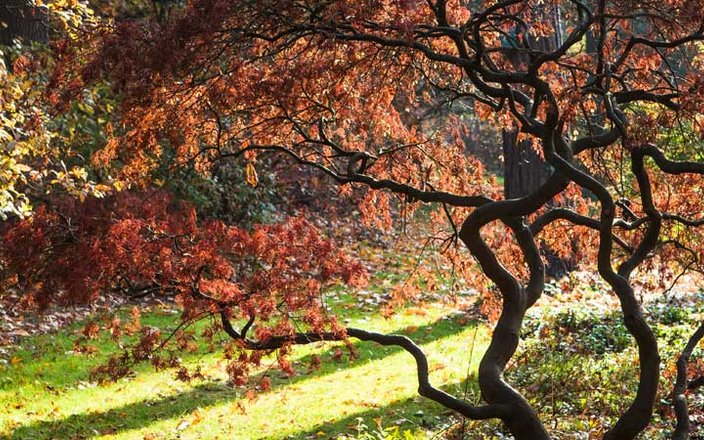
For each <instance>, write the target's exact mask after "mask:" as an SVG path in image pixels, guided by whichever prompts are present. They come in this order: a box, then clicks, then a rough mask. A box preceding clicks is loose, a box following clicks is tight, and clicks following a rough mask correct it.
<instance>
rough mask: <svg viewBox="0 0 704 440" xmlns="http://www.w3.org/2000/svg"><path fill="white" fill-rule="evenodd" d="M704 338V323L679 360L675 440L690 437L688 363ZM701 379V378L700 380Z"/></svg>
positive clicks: (675, 393)
mask: <svg viewBox="0 0 704 440" xmlns="http://www.w3.org/2000/svg"><path fill="white" fill-rule="evenodd" d="M702 338H704V323H702V324H700V325H699V327H698V328H697V330H696V331H695V332H694V333H693V334H692V336H691V337H690V338H689V341H687V345H686V346H685V348H684V351H682V354H680V356H679V358H677V379H676V380H675V385H674V387H673V389H672V401H673V402H672V406H674V408H675V415H676V417H677V426H676V427H675V432H674V433H673V434H672V439H673V440H686V439H687V438H688V437H689V427H690V426H689V425H690V423H689V410H688V408H687V397H686V396H685V392H686V391H687V388H689V386H688V385H689V384H688V383H687V363H688V362H689V358H690V356H692V352H693V351H694V349H695V348H696V346H697V345H698V344H699V341H701V340H702ZM700 379H701V378H700Z"/></svg>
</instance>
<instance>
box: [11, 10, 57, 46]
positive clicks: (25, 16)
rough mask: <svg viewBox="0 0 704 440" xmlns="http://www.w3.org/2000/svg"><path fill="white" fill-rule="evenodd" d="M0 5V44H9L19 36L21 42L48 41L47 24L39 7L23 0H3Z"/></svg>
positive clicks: (44, 15)
mask: <svg viewBox="0 0 704 440" xmlns="http://www.w3.org/2000/svg"><path fill="white" fill-rule="evenodd" d="M3 3H4V4H3V5H0V44H2V45H5V46H9V45H11V44H12V42H13V40H15V39H17V38H19V39H21V40H23V42H33V41H36V42H39V43H48V42H49V26H48V25H47V23H46V14H45V13H44V12H43V11H42V9H41V8H37V7H35V6H31V5H29V4H28V3H27V2H26V1H25V0H5V1H4V2H3Z"/></svg>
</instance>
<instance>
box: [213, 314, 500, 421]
mask: <svg viewBox="0 0 704 440" xmlns="http://www.w3.org/2000/svg"><path fill="white" fill-rule="evenodd" d="M220 317H221V319H222V325H223V328H224V329H225V332H226V333H227V334H228V335H229V336H230V337H231V338H233V339H235V340H237V341H238V342H240V343H241V344H242V346H243V347H244V348H246V349H249V350H264V351H269V350H276V349H278V348H281V347H283V346H285V345H289V344H295V345H304V344H311V343H314V342H320V341H344V340H346V339H347V338H348V337H353V338H356V339H359V340H360V341H372V342H376V343H377V344H380V345H384V346H390V345H393V346H398V347H401V348H403V349H404V350H406V351H407V352H408V353H409V354H410V355H411V356H413V358H414V359H415V361H416V367H417V374H418V393H419V394H420V395H421V396H423V397H427V398H428V399H430V400H433V401H435V402H437V403H439V404H441V405H443V406H445V407H447V408H450V409H452V410H455V411H457V412H458V413H460V414H462V415H463V416H465V417H467V418H470V419H474V420H485V419H496V418H503V417H507V415H508V414H509V410H510V409H509V408H508V407H507V406H506V405H496V404H493V405H484V406H474V405H472V404H470V403H468V402H466V401H464V400H460V399H458V398H456V397H454V396H452V395H450V394H448V393H446V392H444V391H442V390H440V389H438V388H435V387H434V386H433V385H432V384H431V383H430V380H429V375H430V369H429V366H428V359H427V357H426V356H425V354H424V353H423V350H421V348H420V347H419V346H418V345H416V344H415V343H414V342H413V341H412V340H411V339H409V338H408V337H406V336H403V335H393V334H390V335H388V334H382V333H376V332H370V331H367V330H362V329H357V328H347V329H345V330H343V331H341V332H324V333H315V332H309V333H295V334H293V335H291V336H274V337H271V338H268V339H265V340H262V341H254V340H252V339H248V338H246V337H243V336H242V334H241V333H240V332H238V331H237V330H235V328H234V327H233V326H232V323H231V322H230V320H229V318H228V317H227V314H226V313H225V312H224V311H222V312H221V313H220Z"/></svg>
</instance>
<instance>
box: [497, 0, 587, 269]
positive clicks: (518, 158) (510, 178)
mask: <svg viewBox="0 0 704 440" xmlns="http://www.w3.org/2000/svg"><path fill="white" fill-rule="evenodd" d="M545 19H546V20H549V21H550V22H552V23H553V26H554V29H555V32H554V34H553V36H551V37H544V38H537V39H535V40H533V41H529V42H528V45H529V46H530V47H531V48H533V49H539V50H543V51H551V50H554V49H555V48H556V47H559V46H560V45H561V44H562V41H561V40H562V19H561V17H560V10H559V7H557V6H555V7H554V8H553V9H552V10H551V11H550V13H549V15H548V16H546V17H545ZM506 44H508V45H512V46H513V47H520V46H522V45H525V43H523V44H521V43H519V42H518V41H517V40H511V39H507V40H506ZM528 61H529V60H528V59H527V58H526V57H525V55H522V54H519V53H518V52H517V53H516V55H515V56H514V59H513V63H514V65H515V66H516V67H517V68H519V66H520V65H521V64H523V63H526V62H528ZM502 146H503V157H504V169H503V174H504V197H505V198H506V199H515V198H519V197H523V196H525V195H528V194H530V193H532V192H535V191H536V190H537V189H538V188H540V186H541V185H542V184H543V183H545V180H546V179H547V177H548V176H549V175H550V169H549V167H548V166H547V165H546V164H545V161H544V160H543V159H542V158H541V157H540V155H539V154H538V152H537V151H536V150H535V147H534V146H533V145H532V143H531V141H529V140H523V141H518V131H517V130H514V131H509V130H503V132H502ZM542 249H543V251H544V252H545V254H546V257H547V265H546V267H545V270H546V272H547V274H548V275H549V276H553V277H554V276H558V275H560V274H562V273H565V272H569V271H571V270H573V268H574V262H572V261H570V260H562V259H560V258H558V257H557V256H555V255H554V254H553V253H552V252H551V251H550V250H549V249H548V248H547V246H542Z"/></svg>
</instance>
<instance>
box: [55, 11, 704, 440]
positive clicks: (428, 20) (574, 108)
mask: <svg viewBox="0 0 704 440" xmlns="http://www.w3.org/2000/svg"><path fill="white" fill-rule="evenodd" d="M92 36H93V37H94V38H92V39H90V40H89V41H87V42H86V44H85V45H84V46H82V47H81V48H79V49H76V48H75V47H73V48H71V47H68V46H64V47H62V49H63V53H62V54H61V55H62V56H63V59H64V62H63V63H62V64H61V66H60V68H59V69H57V71H56V72H55V77H54V81H55V84H56V85H57V87H56V88H55V89H53V90H52V93H54V94H55V95H56V96H55V98H56V99H58V100H61V99H70V97H71V96H73V95H74V94H75V92H76V91H79V90H80V89H81V88H82V87H83V86H84V84H86V83H91V82H93V81H96V80H99V79H104V78H107V79H108V80H109V81H110V82H111V84H113V86H114V87H115V89H116V91H117V92H119V93H120V94H121V97H122V100H121V108H120V115H121V120H120V122H121V126H120V127H119V128H116V129H115V131H114V133H113V136H112V138H111V139H110V140H109V141H108V143H107V145H105V147H104V148H103V149H101V150H100V151H99V152H98V153H97V154H96V155H95V156H94V157H93V161H94V163H95V164H96V165H97V166H106V167H107V166H111V165H114V164H115V163H117V164H119V165H120V172H121V175H122V176H123V178H129V179H132V180H143V179H144V178H145V176H148V175H149V173H150V171H151V170H153V169H154V167H156V166H157V164H158V162H159V158H160V157H161V155H162V154H163V153H164V152H165V151H167V150H168V151H175V152H176V157H177V158H178V159H180V160H182V161H184V162H189V163H193V164H195V166H196V167H197V168H198V169H200V170H207V169H208V167H209V166H210V164H212V162H213V161H216V160H224V159H226V158H228V157H245V158H246V159H248V160H249V165H248V172H249V173H250V174H251V173H253V172H254V169H255V167H256V166H257V157H260V156H261V155H271V154H282V155H286V156H288V157H290V158H292V159H293V160H294V161H296V162H298V163H299V164H301V165H305V166H309V167H313V168H315V169H317V170H319V171H320V172H321V173H323V174H325V175H327V176H329V178H330V179H329V182H330V184H331V185H333V184H335V185H340V187H341V190H342V191H343V192H344V191H346V188H348V187H349V186H354V187H364V188H367V189H368V190H369V192H368V196H367V197H366V198H365V203H364V204H363V206H362V209H363V211H364V213H365V215H366V216H367V217H368V218H369V219H372V220H373V219H375V218H376V219H379V218H380V219H384V218H386V215H387V214H388V211H389V209H391V207H392V206H393V204H394V203H395V202H394V200H402V201H403V203H406V204H407V205H408V206H411V207H413V206H417V205H418V203H434V204H436V206H439V207H440V208H441V209H439V210H438V212H439V214H440V215H442V216H444V217H446V218H447V221H448V224H449V225H450V226H451V229H453V230H454V231H455V237H456V238H458V239H459V240H461V242H462V243H463V244H464V245H465V246H466V248H467V249H468V251H469V253H471V255H472V257H473V258H474V259H476V261H477V262H478V263H479V265H480V267H481V269H482V271H483V272H484V274H485V275H486V276H487V277H488V278H489V279H490V280H491V281H492V282H493V284H494V285H495V286H496V288H497V289H498V291H499V292H500V297H501V304H500V315H499V317H498V320H497V321H496V326H495V328H494V331H493V337H492V341H491V344H490V345H489V347H488V349H487V351H486V353H485V354H484V357H483V360H482V362H481V365H480V368H479V378H478V380H479V386H480V388H481V392H482V397H483V400H484V402H485V404H483V405H480V406H475V405H472V404H470V403H469V402H466V401H464V400H463V399H461V398H459V397H455V396H452V395H449V394H447V393H445V392H443V391H441V390H439V389H437V388H435V387H433V386H432V385H431V384H430V383H429V381H428V363H427V360H426V358H425V356H424V355H423V353H422V351H421V350H420V349H419V348H418V347H417V346H416V345H415V344H414V343H413V342H412V341H410V340H409V339H408V338H406V337H403V336H394V335H381V334H376V333H373V332H370V331H367V330H364V329H351V328H348V329H343V328H333V329H332V330H324V329H323V328H322V327H321V326H318V325H313V326H312V328H311V329H310V331H307V332H298V331H295V330H293V329H287V331H285V332H281V333H278V334H260V335H255V336H254V337H251V336H249V335H248V334H247V330H248V329H249V328H250V327H251V326H252V324H253V323H255V322H257V321H258V320H260V319H268V318H269V315H268V313H271V310H269V309H266V310H262V308H261V307H259V308H256V307H252V308H250V309H248V311H247V313H244V314H235V315H231V314H230V312H225V313H224V314H223V316H222V326H223V328H224V330H225V331H226V332H227V333H228V334H229V335H230V336H231V337H232V338H233V339H234V340H236V341H239V343H240V344H241V346H242V347H244V348H247V349H251V350H254V351H257V350H271V349H275V348H279V347H282V346H284V345H286V344H293V343H308V342H311V341H317V340H331V339H332V340H334V339H341V338H345V337H355V338H359V339H362V340H370V341H376V342H378V343H381V344H394V345H399V346H401V347H403V348H404V349H406V350H407V351H408V352H410V353H411V354H412V355H413V357H414V358H415V361H416V363H417V365H418V380H419V393H420V394H421V395H423V396H425V397H427V398H429V399H432V400H434V401H436V402H439V403H440V404H442V405H445V406H446V407H448V408H451V409H453V410H455V411H457V412H458V413H460V414H461V415H463V416H465V417H468V418H472V419H493V418H495V419H501V420H502V421H503V422H504V423H505V425H506V427H507V428H508V429H509V430H510V431H511V433H512V434H513V435H514V436H515V438H517V439H543V438H549V437H550V435H549V433H548V430H547V428H546V427H545V426H544V425H543V424H542V423H541V421H540V419H539V417H538V416H537V414H536V412H535V411H534V410H533V408H531V406H530V404H529V403H528V401H527V400H526V399H525V398H524V397H523V396H522V395H521V394H520V393H519V392H518V391H517V390H515V389H514V388H512V387H511V386H510V385H509V384H508V383H506V382H505V381H504V380H503V378H502V373H503V371H504V368H505V367H506V365H507V363H508V362H509V361H510V360H511V357H512V355H513V354H514V352H515V351H516V348H517V346H518V342H519V333H520V330H521V324H522V321H523V318H524V316H525V313H526V311H527V310H528V309H529V308H530V307H531V306H532V305H533V304H535V302H536V301H537V300H538V298H539V297H540V296H541V293H542V292H543V288H544V284H545V275H544V269H545V264H544V262H543V259H542V257H541V252H540V245H539V240H543V241H545V242H548V243H553V244H554V245H555V252H557V253H558V254H559V253H560V252H565V250H564V247H563V246H562V245H564V243H565V240H564V238H563V237H564V232H563V231H564V229H558V228H555V226H556V225H564V224H565V223H568V224H572V225H574V228H572V229H571V232H570V233H569V234H571V237H572V239H573V240H577V241H578V242H580V246H579V249H580V252H581V253H582V254H583V255H581V257H583V258H585V259H589V258H590V259H591V260H592V261H593V262H595V263H596V267H597V268H598V272H599V275H600V276H601V277H602V278H603V279H604V280H605V281H606V282H607V283H608V284H609V286H610V287H611V289H612V291H613V293H614V294H615V295H616V296H617V297H618V299H619V301H620V304H621V311H622V314H623V320H624V323H625V326H626V327H627V329H628V331H629V332H630V333H631V334H632V336H633V338H634V340H635V342H636V344H637V347H638V355H639V360H640V364H639V366H640V375H639V382H638V389H637V392H636V395H635V398H634V399H633V401H632V403H631V405H630V406H629V407H628V408H625V409H624V411H623V413H622V414H621V416H620V417H619V418H618V420H617V421H616V422H615V423H614V424H613V426H611V427H610V428H609V429H608V431H607V432H606V433H605V434H604V438H606V439H631V438H635V437H636V436H637V435H638V434H639V433H640V432H641V431H643V430H644V429H645V428H646V427H647V426H648V424H649V422H650V420H651V416H652V412H653V407H654V404H655V400H656V394H657V388H658V381H659V376H660V356H659V354H658V341H657V338H656V337H655V335H654V333H653V331H652V329H651V327H650V326H649V324H648V322H647V320H646V319H645V317H644V315H643V311H642V309H641V304H640V302H639V300H638V292H637V291H636V289H635V288H634V285H633V283H632V278H633V277H634V274H636V272H637V269H638V268H639V267H643V266H644V265H645V266H646V267H654V265H655V264H659V265H660V267H662V268H663V269H667V270H681V269H690V270H692V269H697V268H698V265H699V263H700V260H701V257H702V252H704V250H703V249H702V247H701V243H702V241H703V240H702V236H701V229H700V228H699V226H700V225H702V224H704V219H701V218H699V217H698V215H700V212H701V210H702V209H701V203H700V201H701V198H702V194H701V191H702V190H701V188H702V177H701V176H702V174H703V173H704V161H702V152H703V150H702V142H701V136H702V134H704V124H702V119H701V118H702V117H701V110H702V109H701V107H702V102H704V101H703V98H704V70H703V67H704V64H703V63H704V58H702V55H703V54H702V41H703V40H704V10H703V8H702V7H701V2H699V1H697V0H665V1H657V2H656V1H638V2H635V1H629V0H586V1H582V0H552V1H544V0H503V1H481V0H476V1H455V0H453V1H448V0H427V1H421V0H398V1H391V0H384V1H381V0H356V1H349V0H313V1H296V0H275V1H274V0H192V1H190V2H189V3H188V4H187V6H185V8H184V9H183V10H181V11H175V12H173V13H172V15H171V16H170V18H169V19H168V20H160V21H149V20H144V21H124V22H118V23H116V24H114V25H111V26H106V27H103V28H100V29H97V30H96V31H95V32H94V34H93V35H92ZM545 38H550V39H551V41H554V42H555V44H539V43H540V41H541V39H545ZM77 65H80V66H82V67H81V68H80V69H78V70H77V69H76V66H77ZM429 90H432V91H433V93H434V95H433V99H425V98H427V97H421V96H417V95H418V94H419V93H420V94H423V93H429ZM401 97H402V98H403V99H400V98H401ZM429 101H432V102H435V103H438V102H446V103H448V105H450V103H466V104H467V105H470V106H472V108H473V109H474V111H475V112H476V113H477V114H478V115H479V116H480V117H482V118H483V119H484V120H485V121H487V122H489V123H493V124H496V125H497V126H499V127H502V128H504V129H506V130H507V131H509V132H513V131H515V130H517V131H518V135H517V136H518V138H519V140H521V142H520V144H522V145H524V144H525V143H526V142H529V143H530V144H531V145H532V148H534V149H535V151H536V152H537V153H538V155H540V156H541V157H542V158H543V160H544V161H545V162H546V163H547V164H548V165H549V168H550V174H549V176H548V177H547V178H546V179H545V181H544V183H543V184H542V185H541V186H540V187H539V188H538V189H536V190H532V191H531V192H529V193H528V194H526V195H523V196H521V197H520V198H513V199H510V198H509V199H506V198H504V197H502V195H501V192H500V191H499V190H497V186H496V185H495V183H494V182H493V181H492V179H491V178H490V177H489V176H487V175H486V174H485V173H484V170H483V167H482V166H481V164H480V163H479V162H478V161H477V160H475V159H472V158H471V157H468V156H467V155H466V154H465V148H464V144H463V143H462V142H461V134H462V130H463V126H462V121H461V119H460V118H452V117H450V118H448V119H447V120H446V121H445V123H444V124H442V125H441V126H437V127H433V129H432V130H430V129H428V128H427V127H425V128H422V127H418V126H416V125H414V124H408V123H407V121H408V118H405V117H404V114H405V112H410V111H414V108H413V106H414V105H421V104H419V103H424V102H425V103H427V102H429ZM399 102H405V103H409V106H408V107H406V108H404V107H403V106H401V105H399ZM673 140H674V141H673ZM524 141H525V142H524ZM500 149H501V146H497V154H500ZM392 195H396V196H398V197H399V198H398V199H392V198H391V196H392ZM439 218H442V217H439ZM495 228H503V230H507V231H509V232H510V234H509V235H508V237H509V238H510V240H508V241H509V242H508V243H499V242H498V241H496V240H495V239H494V237H493V236H492V235H491V231H492V230H495ZM169 233H170V232H169ZM560 234H562V235H560ZM467 258H468V257H467ZM174 270H181V268H180V266H177V267H175V268H174ZM190 270H191V271H192V273H194V274H195V273H197V270H198V267H191V268H190ZM238 288H239V287H238ZM207 289H208V292H209V293H207V298H209V301H211V303H212V304H215V305H216V306H218V307H222V308H224V309H225V310H228V308H231V307H232V306H233V305H234V302H236V301H240V299H238V298H239V297H238V295H241V294H240V293H237V291H236V290H237V289H235V290H234V291H232V292H231V290H232V288H231V287H228V286H227V285H225V284H223V285H220V284H217V283H209V284H208V287H207ZM255 290H256V289H255ZM199 292H200V293H199ZM199 295H206V294H204V293H203V292H202V291H201V290H200V289H192V291H191V292H190V293H188V295H187V297H188V298H191V299H190V300H191V301H200V300H204V299H203V297H202V296H200V297H199ZM199 298H200V299H199ZM231 301H232V303H230V302H231ZM212 304H211V305H212ZM238 304H239V303H238ZM286 304H288V303H285V305H286ZM288 305H289V306H293V305H292V304H288ZM232 318H234V319H232ZM311 319H312V318H311ZM238 326H239V327H238ZM701 333H702V331H699V332H697V333H696V334H695V335H694V336H693V339H692V340H691V342H690V344H689V345H688V347H686V350H685V352H684V354H683V357H682V358H681V362H680V364H681V369H680V377H678V381H677V386H676V388H675V390H674V396H675V401H676V402H677V405H676V408H677V414H678V429H677V435H679V436H680V438H683V437H686V435H687V434H686V432H687V430H688V428H687V423H688V418H687V405H686V399H685V394H684V392H685V390H686V384H687V383H686V379H687V378H686V377H685V376H684V375H685V374H686V364H687V356H689V354H690V353H691V352H692V349H693V347H694V346H696V344H697V343H698V341H699V338H701V336H702V335H701ZM244 359H245V360H246V359H247V358H246V357H245V358H244ZM683 384H684V385H683Z"/></svg>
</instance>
